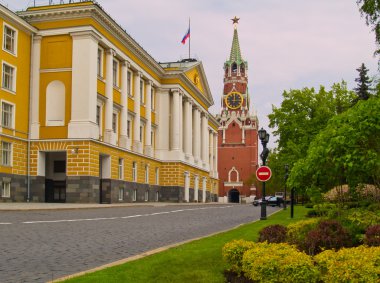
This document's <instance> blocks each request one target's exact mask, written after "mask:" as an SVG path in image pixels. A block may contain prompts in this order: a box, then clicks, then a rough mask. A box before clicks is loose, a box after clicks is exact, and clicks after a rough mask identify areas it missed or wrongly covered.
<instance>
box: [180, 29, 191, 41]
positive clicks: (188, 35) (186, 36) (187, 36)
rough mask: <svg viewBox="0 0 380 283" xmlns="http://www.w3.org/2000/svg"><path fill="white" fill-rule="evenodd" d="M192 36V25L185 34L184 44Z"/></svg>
mask: <svg viewBox="0 0 380 283" xmlns="http://www.w3.org/2000/svg"><path fill="white" fill-rule="evenodd" d="M189 37H190V27H189V29H188V30H187V32H186V34H185V36H184V37H183V38H182V41H181V42H182V44H185V43H186V40H187V39H188V38H189Z"/></svg>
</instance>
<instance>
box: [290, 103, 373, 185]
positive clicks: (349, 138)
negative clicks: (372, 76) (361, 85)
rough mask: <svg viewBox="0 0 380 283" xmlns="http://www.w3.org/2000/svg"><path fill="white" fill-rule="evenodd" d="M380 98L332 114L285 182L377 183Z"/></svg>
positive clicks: (317, 183) (318, 183)
mask: <svg viewBox="0 0 380 283" xmlns="http://www.w3.org/2000/svg"><path fill="white" fill-rule="evenodd" d="M379 137H380V99H379V98H377V97H372V98H370V99H368V100H366V101H360V102H359V103H357V104H356V105H355V106H354V107H352V108H351V109H349V110H347V111H346V112H344V113H342V114H340V115H337V116H336V117H333V118H332V119H330V121H329V122H328V125H327V127H326V128H325V129H323V130H322V131H321V132H320V133H319V134H318V135H317V136H316V137H315V139H314V140H313V142H312V143H311V144H310V147H309V149H308V151H307V155H306V157H305V158H303V159H300V160H299V161H298V162H296V164H295V165H294V167H293V170H292V171H291V174H290V176H289V180H288V185H289V186H293V187H298V188H301V187H303V186H305V185H306V184H308V186H309V187H318V188H320V189H321V190H322V191H327V190H329V189H331V188H332V187H334V186H337V185H342V184H349V186H350V187H351V188H353V187H356V186H357V185H358V184H363V183H366V184H375V185H376V186H377V187H379V186H380V140H379V139H380V138H379Z"/></svg>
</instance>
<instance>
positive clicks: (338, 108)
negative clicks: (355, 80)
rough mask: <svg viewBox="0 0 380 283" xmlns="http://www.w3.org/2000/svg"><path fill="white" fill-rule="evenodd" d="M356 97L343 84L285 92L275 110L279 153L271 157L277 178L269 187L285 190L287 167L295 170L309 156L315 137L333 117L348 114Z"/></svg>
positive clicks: (272, 118) (272, 121) (273, 121)
mask: <svg viewBox="0 0 380 283" xmlns="http://www.w3.org/2000/svg"><path fill="white" fill-rule="evenodd" d="M355 97H356V95H355V93H354V92H352V91H349V90H348V89H347V84H346V83H345V82H344V81H343V82H341V83H337V84H334V85H333V86H332V87H331V89H330V90H326V89H325V88H324V87H322V86H321V87H320V89H319V91H318V92H316V91H315V89H314V88H304V89H301V90H290V91H285V92H284V93H283V102H282V103H281V106H280V107H275V106H273V107H272V113H271V114H269V115H268V117H269V121H270V124H269V127H271V128H274V129H275V130H274V131H273V134H274V136H275V137H277V143H278V147H277V150H276V151H274V152H273V153H271V154H270V156H269V162H268V165H269V166H270V167H271V169H272V172H273V177H272V179H271V180H270V181H269V184H268V187H269V188H271V187H273V186H274V187H277V189H279V188H283V186H284V175H285V169H284V166H285V164H288V165H289V166H290V167H292V165H293V164H295V163H296V162H297V161H299V160H300V159H302V158H304V157H305V154H306V152H307V149H308V147H309V145H310V143H311V142H312V140H313V139H314V138H315V136H316V135H317V134H318V133H319V132H320V131H321V130H322V129H323V128H325V127H326V125H327V122H328V120H329V119H330V118H332V117H334V116H336V115H337V114H339V113H343V112H344V111H346V110H347V109H348V108H349V107H350V106H351V105H352V101H353V100H354V98H355Z"/></svg>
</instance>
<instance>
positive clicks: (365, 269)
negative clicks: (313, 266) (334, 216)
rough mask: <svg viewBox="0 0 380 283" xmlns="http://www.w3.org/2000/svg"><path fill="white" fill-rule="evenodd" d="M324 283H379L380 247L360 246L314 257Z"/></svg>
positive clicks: (322, 253) (327, 251)
mask: <svg viewBox="0 0 380 283" xmlns="http://www.w3.org/2000/svg"><path fill="white" fill-rule="evenodd" d="M314 261H315V262H316V263H317V266H318V268H319V270H320V272H321V279H322V280H323V282H379V281H378V280H379V277H378V276H379V274H380V264H379V263H380V247H365V246H359V247H356V248H348V249H347V248H343V249H341V250H339V251H337V252H335V251H332V250H326V251H324V252H321V253H320V254H318V255H316V256H315V257H314Z"/></svg>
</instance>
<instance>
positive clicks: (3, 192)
mask: <svg viewBox="0 0 380 283" xmlns="http://www.w3.org/2000/svg"><path fill="white" fill-rule="evenodd" d="M5 186H7V188H5ZM1 197H2V198H10V197H11V182H4V181H3V183H2V185H1Z"/></svg>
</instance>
